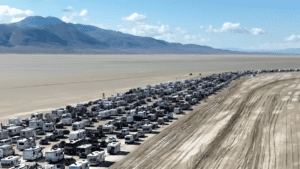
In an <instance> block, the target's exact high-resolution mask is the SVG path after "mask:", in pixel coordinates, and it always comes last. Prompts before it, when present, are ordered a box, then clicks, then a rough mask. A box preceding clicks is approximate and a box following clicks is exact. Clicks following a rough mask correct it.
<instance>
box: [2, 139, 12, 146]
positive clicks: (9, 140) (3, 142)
mask: <svg viewBox="0 0 300 169" xmlns="http://www.w3.org/2000/svg"><path fill="white" fill-rule="evenodd" d="M11 144H12V141H11V139H3V140H0V146H3V145H11Z"/></svg>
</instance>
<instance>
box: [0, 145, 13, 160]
mask: <svg viewBox="0 0 300 169" xmlns="http://www.w3.org/2000/svg"><path fill="white" fill-rule="evenodd" d="M13 147H14V146H13V145H3V146H0V158H4V157H7V156H10V155H14V154H15V150H14V149H13Z"/></svg>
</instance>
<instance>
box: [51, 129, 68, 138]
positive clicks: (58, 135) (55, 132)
mask: <svg viewBox="0 0 300 169" xmlns="http://www.w3.org/2000/svg"><path fill="white" fill-rule="evenodd" d="M53 134H54V135H56V137H60V138H62V137H64V135H65V134H64V130H54V131H53Z"/></svg>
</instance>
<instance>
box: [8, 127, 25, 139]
mask: <svg viewBox="0 0 300 169" xmlns="http://www.w3.org/2000/svg"><path fill="white" fill-rule="evenodd" d="M22 129H23V127H22V126H12V127H9V128H7V131H8V135H9V136H10V137H12V136H16V135H20V132H21V130H22Z"/></svg>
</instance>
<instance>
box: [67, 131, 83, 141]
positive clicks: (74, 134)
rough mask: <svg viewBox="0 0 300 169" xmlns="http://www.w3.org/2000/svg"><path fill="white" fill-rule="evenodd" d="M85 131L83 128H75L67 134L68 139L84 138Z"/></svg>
mask: <svg viewBox="0 0 300 169" xmlns="http://www.w3.org/2000/svg"><path fill="white" fill-rule="evenodd" d="M85 137H86V133H85V130H77V131H72V132H71V133H70V135H69V140H70V141H72V140H78V139H85Z"/></svg>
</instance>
